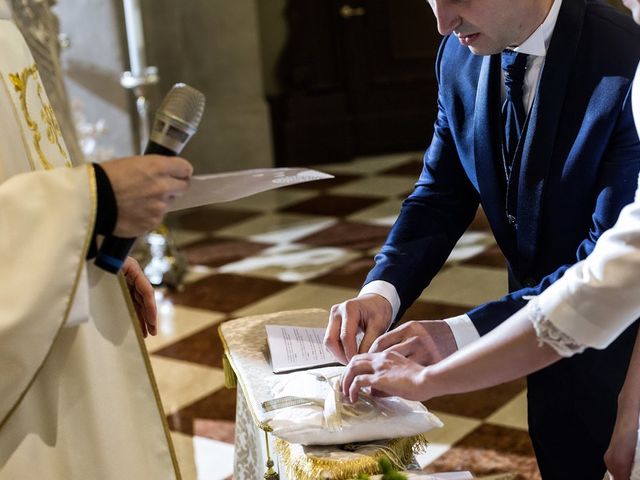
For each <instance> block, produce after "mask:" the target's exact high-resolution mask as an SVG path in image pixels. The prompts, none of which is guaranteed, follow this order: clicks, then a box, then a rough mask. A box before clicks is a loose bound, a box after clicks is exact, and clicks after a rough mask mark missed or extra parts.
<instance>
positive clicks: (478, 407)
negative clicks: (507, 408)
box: [426, 379, 526, 420]
mask: <svg viewBox="0 0 640 480" xmlns="http://www.w3.org/2000/svg"><path fill="white" fill-rule="evenodd" d="M525 388H526V381H525V380H524V379H522V380H515V381H513V382H508V383H503V384H501V385H496V386H495V387H491V388H486V389H484V390H479V391H477V392H470V393H461V394H458V395H447V396H444V397H440V398H434V399H431V400H429V401H428V402H426V405H427V407H428V408H429V410H436V411H438V412H447V413H451V414H455V415H463V416H465V417H469V418H476V419H478V420H483V419H486V418H487V417H489V416H490V415H492V414H494V413H495V412H497V411H498V410H499V409H500V408H501V407H502V406H503V405H505V404H506V403H507V402H510V401H511V400H513V399H514V398H516V397H517V396H518V395H519V394H520V393H521V392H523V391H524V389H525Z"/></svg>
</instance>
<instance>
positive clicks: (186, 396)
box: [150, 355, 224, 414]
mask: <svg viewBox="0 0 640 480" xmlns="http://www.w3.org/2000/svg"><path fill="white" fill-rule="evenodd" d="M150 358H151V366H152V367H153V372H154V374H155V377H156V381H157V383H158V389H159V391H160V398H161V399H162V405H163V407H164V410H165V413H167V414H170V413H172V412H175V411H177V410H180V409H181V408H183V407H184V406H185V405H188V404H190V403H193V402H194V401H196V400H198V399H200V398H203V397H205V396H207V395H210V394H211V393H212V392H215V391H216V390H219V389H220V388H222V387H223V386H224V373H223V372H222V370H221V369H219V368H209V367H203V366H201V365H196V364H194V363H189V362H185V361H182V360H174V359H171V358H165V357H160V356H157V355H151V357H150Z"/></svg>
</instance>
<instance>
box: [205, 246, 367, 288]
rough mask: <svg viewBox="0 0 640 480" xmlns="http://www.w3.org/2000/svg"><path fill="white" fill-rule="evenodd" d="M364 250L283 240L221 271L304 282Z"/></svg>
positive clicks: (220, 270)
mask: <svg viewBox="0 0 640 480" xmlns="http://www.w3.org/2000/svg"><path fill="white" fill-rule="evenodd" d="M359 255H360V254H359V253H357V252H353V251H350V250H347V249H344V248H335V247H318V248H309V247H308V246H306V245H298V244H280V245H274V246H272V247H270V248H267V249H264V250H263V251H262V252H260V253H259V254H258V255H253V256H248V257H246V258H243V259H242V260H240V261H237V262H233V263H229V264H227V265H224V266H222V267H220V268H219V269H218V271H219V272H220V273H238V274H245V275H251V276H253V277H260V278H273V279H276V280H279V281H281V282H303V281H307V280H311V279H314V278H316V277H319V276H321V275H324V274H325V273H327V272H329V271H332V270H334V269H336V268H339V267H340V266H342V265H344V264H345V263H347V262H349V261H350V260H353V259H354V258H357V257H358V256H359Z"/></svg>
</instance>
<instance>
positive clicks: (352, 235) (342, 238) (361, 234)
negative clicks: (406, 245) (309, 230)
mask: <svg viewBox="0 0 640 480" xmlns="http://www.w3.org/2000/svg"><path fill="white" fill-rule="evenodd" d="M388 234H389V228H387V227H381V226H379V225H366V224H362V223H353V222H340V223H337V224H335V225H331V226H329V227H327V228H325V229H323V230H320V231H318V232H316V233H314V234H312V235H308V236H306V237H303V238H300V239H298V242H299V243H304V244H307V245H317V246H330V245H333V246H336V247H342V248H350V249H352V250H365V251H368V250H369V249H371V248H373V247H374V246H376V245H380V244H382V243H383V242H384V240H385V239H386V238H387V235H388Z"/></svg>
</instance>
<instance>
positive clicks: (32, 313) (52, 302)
mask: <svg viewBox="0 0 640 480" xmlns="http://www.w3.org/2000/svg"><path fill="white" fill-rule="evenodd" d="M0 137H1V138H2V140H1V141H0V272H1V274H2V275H1V276H0V479H2V480H4V479H7V480H9V479H10V480H16V479H20V480H23V479H26V480H29V479H39V480H41V479H65V480H71V479H83V480H85V479H86V480H89V479H91V480H98V479H99V480H129V479H154V480H159V479H160V480H169V479H176V478H180V474H179V472H178V467H177V463H176V460H175V454H174V452H173V447H172V445H171V440H170V437H169V433H168V428H167V425H166V422H165V419H164V413H163V411H162V407H161V405H160V402H159V397H158V392H157V387H156V384H155V381H154V379H153V374H152V372H151V368H150V364H149V361H148V356H147V354H146V350H145V347H144V343H143V340H142V336H141V333H140V327H139V325H138V322H137V320H136V317H135V313H134V312H133V310H132V304H131V301H130V297H129V294H128V291H127V290H126V286H125V283H124V280H123V279H122V278H121V277H119V276H115V275H112V274H108V273H106V272H103V271H101V270H99V269H97V268H95V267H94V266H93V264H92V263H91V262H90V263H89V264H86V262H85V257H86V254H87V249H88V246H89V242H90V239H91V235H92V231H93V225H94V221H95V212H96V202H97V199H96V185H95V177H94V172H93V168H92V167H91V166H89V165H84V166H79V167H75V168H71V163H70V159H69V154H68V151H67V149H66V147H65V144H64V141H63V139H62V135H61V133H60V129H59V126H58V123H57V121H56V118H55V115H54V112H53V110H52V108H51V106H50V104H49V101H48V100H47V95H46V93H45V91H44V88H43V86H42V82H41V79H40V77H39V73H38V71H37V69H36V67H35V64H34V60H33V57H32V56H31V54H30V52H29V50H28V47H27V45H26V43H25V42H24V39H23V37H22V35H21V34H20V32H19V31H18V29H17V28H16V26H15V25H14V23H13V22H12V21H11V20H10V10H9V8H8V7H7V5H6V3H5V1H4V0H0ZM74 304H75V307H74ZM71 312H74V313H73V314H74V316H75V317H76V319H75V320H76V321H74V322H73V323H74V324H73V325H69V322H70V318H69V317H70V313H71Z"/></svg>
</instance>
